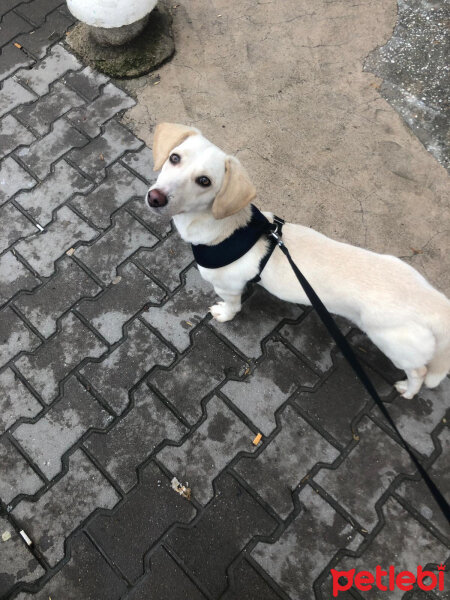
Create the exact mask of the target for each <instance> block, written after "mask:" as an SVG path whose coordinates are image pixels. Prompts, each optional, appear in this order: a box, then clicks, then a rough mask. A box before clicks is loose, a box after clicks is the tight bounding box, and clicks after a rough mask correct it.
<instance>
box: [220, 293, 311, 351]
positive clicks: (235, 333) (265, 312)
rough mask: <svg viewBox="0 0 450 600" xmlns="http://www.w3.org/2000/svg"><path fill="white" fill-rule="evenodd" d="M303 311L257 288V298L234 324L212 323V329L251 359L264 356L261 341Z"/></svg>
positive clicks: (247, 304) (237, 316)
mask: <svg viewBox="0 0 450 600" xmlns="http://www.w3.org/2000/svg"><path fill="white" fill-rule="evenodd" d="M301 313H302V310H301V309H300V308H299V307H298V306H296V305H295V304H292V302H283V301H282V300H279V299H278V298H275V296H272V295H271V294H269V292H266V290H264V289H263V288H262V287H260V286H256V289H255V291H254V292H253V294H252V295H251V296H250V298H248V299H247V300H246V301H245V302H244V304H243V305H242V310H241V312H239V313H238V314H237V315H236V316H235V317H234V319H233V320H232V321H227V322H226V323H219V322H218V321H215V320H213V321H211V325H212V326H213V327H214V328H215V329H217V331H219V332H220V333H221V334H222V335H224V336H226V337H227V339H229V340H230V342H232V343H233V344H234V345H235V346H236V348H239V350H241V352H243V353H244V354H245V355H246V356H248V357H249V358H256V357H258V356H260V355H261V353H262V349H261V340H262V339H263V338H265V337H266V336H267V335H269V333H270V332H271V331H272V330H273V329H274V327H276V326H277V325H278V324H279V323H280V321H281V320H282V319H297V318H298V317H299V316H300V315H301Z"/></svg>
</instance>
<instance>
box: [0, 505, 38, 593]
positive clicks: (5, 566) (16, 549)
mask: <svg viewBox="0 0 450 600" xmlns="http://www.w3.org/2000/svg"><path fill="white" fill-rule="evenodd" d="M0 531H1V532H2V533H4V532H6V531H8V532H9V533H10V534H11V538H10V539H9V540H8V541H6V542H2V543H1V546H0V548H1V552H0V590H1V591H2V593H4V594H8V593H9V592H10V591H11V590H12V588H13V586H14V585H15V584H16V583H18V582H19V581H27V582H32V581H35V580H36V579H38V578H39V577H41V576H42V575H44V573H45V571H44V569H43V568H42V567H41V566H40V564H39V563H38V561H37V560H36V559H35V558H34V556H33V555H32V553H31V552H30V550H29V549H28V548H27V546H26V545H25V544H24V543H23V541H22V538H21V537H20V536H19V534H18V533H17V532H16V531H15V529H14V528H13V527H12V525H11V524H10V523H9V522H8V521H7V520H6V519H5V518H4V517H2V516H0ZM46 600H48V599H46Z"/></svg>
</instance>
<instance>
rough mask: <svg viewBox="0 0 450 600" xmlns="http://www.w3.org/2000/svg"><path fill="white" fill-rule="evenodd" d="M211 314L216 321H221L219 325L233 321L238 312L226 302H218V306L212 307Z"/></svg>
mask: <svg viewBox="0 0 450 600" xmlns="http://www.w3.org/2000/svg"><path fill="white" fill-rule="evenodd" d="M209 312H210V313H211V314H212V316H213V317H214V318H215V319H216V321H219V323H225V322H226V321H231V319H232V318H233V317H234V315H235V314H236V311H234V310H233V309H231V308H230V305H229V304H227V303H226V302H218V303H217V304H214V306H210V307H209Z"/></svg>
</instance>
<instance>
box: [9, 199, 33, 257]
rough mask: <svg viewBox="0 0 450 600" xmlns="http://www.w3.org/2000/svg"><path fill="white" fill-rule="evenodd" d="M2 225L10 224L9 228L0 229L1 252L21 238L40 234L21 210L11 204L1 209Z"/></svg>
mask: <svg viewBox="0 0 450 600" xmlns="http://www.w3.org/2000/svg"><path fill="white" fill-rule="evenodd" d="M0 223H8V226H7V227H2V228H1V229H0V252H3V251H4V250H6V249H7V248H8V247H9V246H11V244H14V242H17V241H18V240H20V239H21V238H25V237H27V236H29V235H31V234H34V233H38V232H39V230H38V229H37V228H36V226H35V225H33V223H32V222H31V221H30V220H29V219H27V217H26V216H25V215H24V214H23V213H21V212H20V210H18V209H17V208H16V207H15V206H14V205H13V204H9V203H8V204H4V205H3V206H2V207H0Z"/></svg>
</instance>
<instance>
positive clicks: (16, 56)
mask: <svg viewBox="0 0 450 600" xmlns="http://www.w3.org/2000/svg"><path fill="white" fill-rule="evenodd" d="M33 63H34V60H33V59H32V58H31V57H29V56H28V55H27V54H25V52H24V51H23V50H19V49H18V48H16V47H15V46H14V45H13V44H12V43H11V44H8V45H7V46H4V47H3V48H1V54H0V81H2V80H3V79H6V78H7V77H9V76H10V75H12V74H13V73H14V72H15V71H17V70H18V69H20V67H27V66H29V65H32V64H33Z"/></svg>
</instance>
